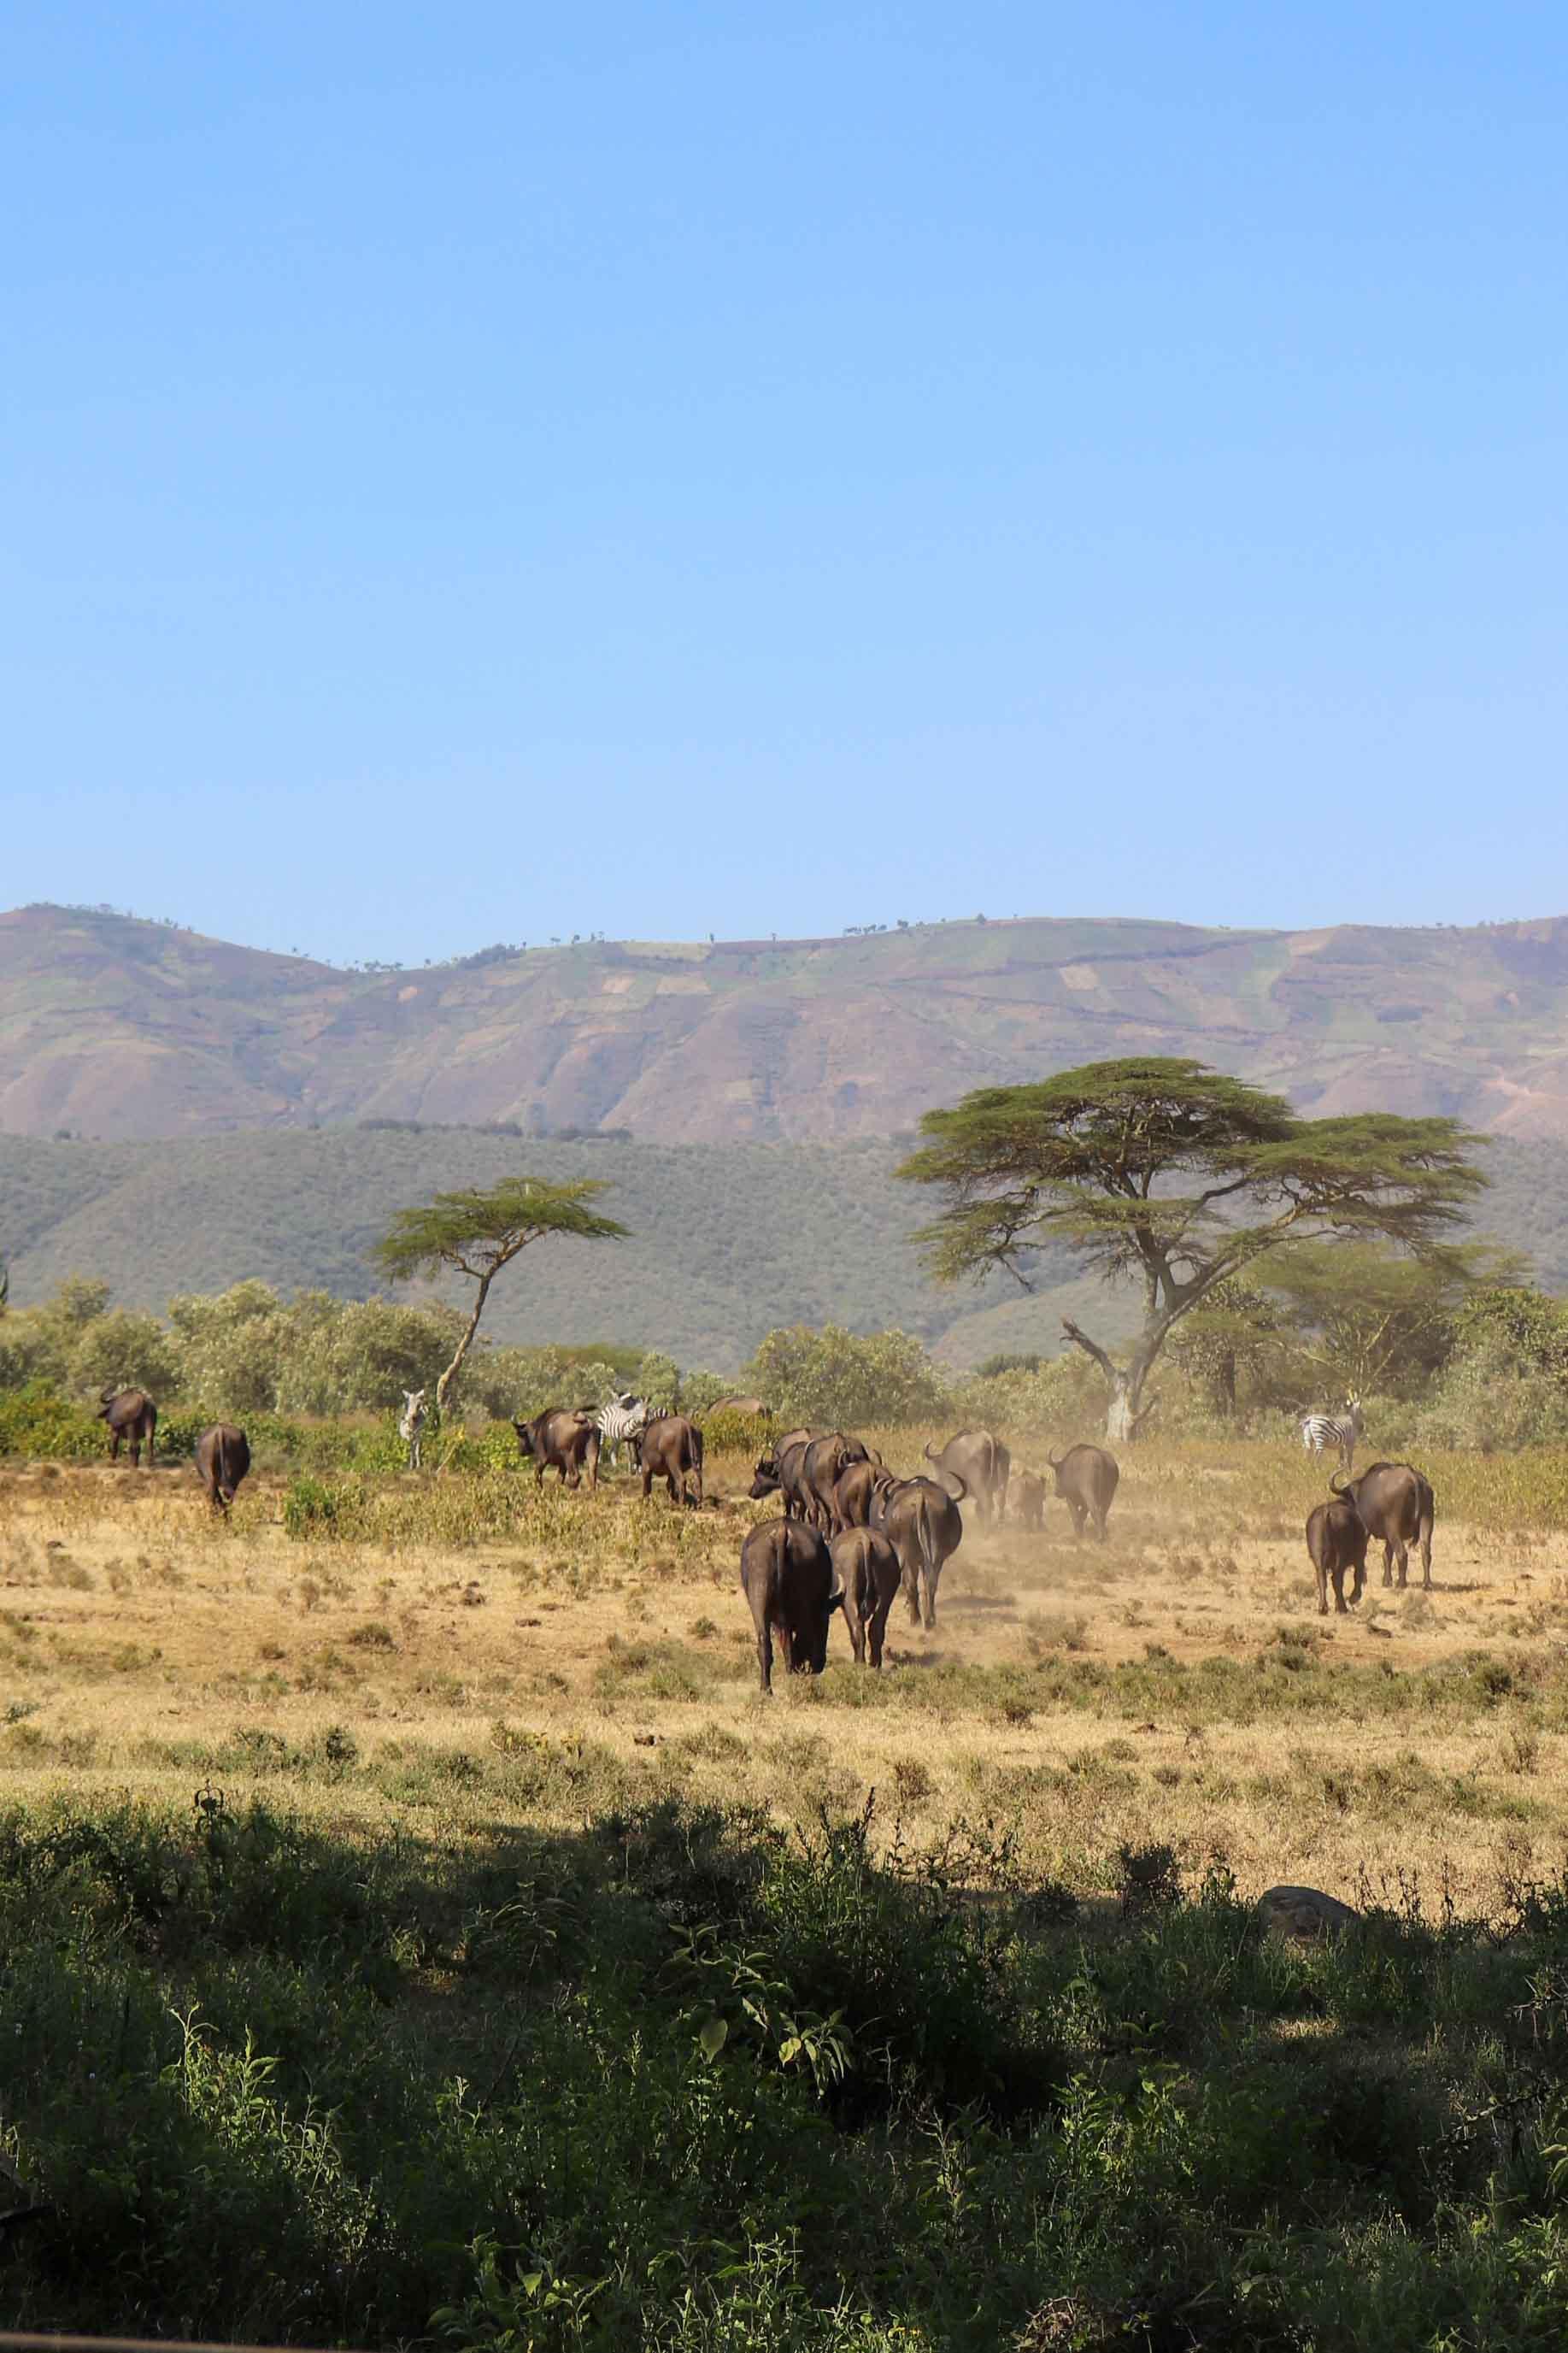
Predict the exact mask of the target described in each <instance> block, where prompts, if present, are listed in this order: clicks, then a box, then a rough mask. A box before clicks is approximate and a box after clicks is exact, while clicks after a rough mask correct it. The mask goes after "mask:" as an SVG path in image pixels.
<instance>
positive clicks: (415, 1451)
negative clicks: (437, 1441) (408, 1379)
mask: <svg viewBox="0 0 1568 2353" xmlns="http://www.w3.org/2000/svg"><path fill="white" fill-rule="evenodd" d="M425 1418H426V1417H425V1391H424V1390H423V1389H405V1390H404V1392H403V1411H402V1412H401V1413H400V1414H399V1415H398V1417H397V1435H398V1436H399V1438H401V1439H402V1440H403V1443H404V1444H405V1446H406V1447H407V1449H408V1468H409V1469H410V1470H411V1471H417V1470H418V1468H419V1441H420V1438H421V1435H422V1434H423V1431H424V1429H425Z"/></svg>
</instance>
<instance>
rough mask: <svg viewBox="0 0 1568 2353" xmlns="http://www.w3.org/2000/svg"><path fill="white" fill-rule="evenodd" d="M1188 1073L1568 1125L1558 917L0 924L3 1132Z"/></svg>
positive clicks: (826, 1135)
mask: <svg viewBox="0 0 1568 2353" xmlns="http://www.w3.org/2000/svg"><path fill="white" fill-rule="evenodd" d="M1133 1053H1160V1054H1190V1055H1193V1056H1194V1057H1195V1058H1196V1059H1198V1060H1202V1061H1205V1062H1209V1063H1212V1064H1214V1065H1215V1067H1217V1068H1220V1069H1224V1070H1227V1071H1232V1072H1233V1073H1234V1074H1235V1075H1237V1076H1238V1077H1243V1078H1247V1079H1250V1080H1252V1081H1253V1082H1255V1083H1258V1084H1261V1085H1265V1086H1268V1087H1270V1088H1272V1089H1274V1090H1275V1091H1276V1092H1280V1093H1283V1094H1286V1095H1288V1096H1289V1098H1290V1100H1291V1101H1292V1102H1293V1103H1295V1104H1296V1106H1297V1108H1298V1109H1300V1110H1301V1111H1303V1112H1308V1113H1323V1114H1327V1113H1337V1112H1352V1111H1359V1110H1366V1109H1383V1110H1394V1111H1403V1112H1408V1113H1430V1112H1441V1113H1450V1114H1452V1115H1454V1116H1456V1117H1458V1118H1460V1119H1462V1120H1464V1121H1465V1122H1466V1123H1467V1124H1470V1125H1473V1126H1475V1127H1476V1128H1478V1129H1479V1130H1481V1131H1482V1132H1487V1133H1495V1134H1505V1135H1514V1136H1521V1137H1525V1138H1562V1137H1563V1136H1565V1135H1568V917H1563V916H1547V917H1541V918H1536V919H1533V920H1531V921H1526V922H1521V923H1507V924H1493V925H1480V926H1473V927H1470V928H1468V929H1460V928H1458V927H1446V926H1425V927H1403V928H1401V927H1392V926H1390V927H1381V926H1373V925H1365V924H1349V925H1331V926H1326V927H1325V926H1319V927H1316V928H1312V929H1302V930H1294V931H1292V930H1281V929H1273V928H1258V929H1250V930H1244V931H1227V930H1220V929H1212V928H1205V927H1203V926H1198V925H1192V924H1181V923H1171V922H1164V921H1161V920H1159V919H1155V918H1121V917H1071V916H1021V917H1014V918H1005V919H994V920H992V921H989V922H987V921H986V920H984V918H975V919H973V920H972V921H966V922H960V923H927V924H909V925H904V926H899V927H897V928H895V929H892V930H883V929H875V930H872V929H868V930H866V931H852V932H850V933H848V934H843V935H838V936H826V935H819V936H811V937H803V938H799V939H784V940H774V939H768V940H759V939H750V940H739V941H710V942H708V943H699V942H679V941H669V942H658V941H604V940H597V939H594V940H578V941H575V942H566V943H563V944H551V945H549V946H540V945H538V944H535V945H533V946H519V947H516V948H509V947H506V946H503V945H498V946H496V947H492V948H488V949H481V950H479V951H478V952H477V953H476V954H475V955H471V956H467V957H460V958H458V959H456V960H454V961H453V962H451V963H448V964H445V965H422V966H410V967H390V968H389V967H384V966H377V967H374V968H371V969H366V970H357V969H353V968H350V969H346V970H345V969H342V968H340V967H338V966H336V965H330V964H327V963H325V962H323V961H321V960H320V959H316V958H310V957H306V956H293V955H288V956H284V955H277V954H276V953H274V952H272V951H269V950H266V949H255V948H247V947H244V946H241V945H238V944H235V943H233V942H228V941H223V940H216V939H210V938H208V937H206V936H205V935H204V934H198V933H195V932H192V931H189V930H184V929H182V928H180V927H177V926H174V925H169V924H163V923H150V922H148V921H146V920H145V919H143V918H139V917H135V916H129V915H122V914H119V913H114V912H113V911H112V910H106V909H94V908H74V907H56V906H47V905H37V906H32V907H27V908H18V909H15V910H13V911H11V912H10V913H5V914H0V1132H5V1133H9V1134H16V1135H32V1136H50V1135H53V1134H58V1132H59V1131H61V1130H68V1131H70V1132H73V1133H79V1134H89V1135H91V1136H94V1137H97V1138H100V1139H103V1140H105V1141H132V1140H139V1139H140V1140H146V1139H151V1138H154V1137H158V1136H187V1137H188V1136H197V1135H214V1134H225V1133H229V1132H234V1131H237V1130H246V1129H262V1130H268V1129H270V1130H289V1129H309V1128H311V1127H318V1126H319V1127H324V1128H335V1127H339V1126H344V1125H352V1124H363V1123H364V1122H365V1121H367V1120H373V1119H388V1118H392V1119H411V1120H416V1121H421V1122H424V1123H427V1124H450V1125H464V1126H469V1127H475V1126H482V1125H485V1124H493V1123H503V1124H507V1123H510V1124H517V1125H518V1126H520V1127H521V1128H522V1129H523V1130H524V1131H525V1132H526V1133H529V1134H547V1133H551V1132H558V1131H560V1130H562V1129H563V1128H578V1129H584V1130H595V1129H605V1128H612V1127H616V1128H626V1129H629V1130H630V1131H631V1132H632V1133H633V1134H636V1135H637V1136H638V1137H639V1138H641V1139H643V1140H645V1141H647V1142H650V1143H660V1144H678V1143H699V1144H713V1145H717V1144H731V1143H747V1142H792V1143H805V1142H822V1143H827V1142H847V1141H852V1140H855V1139H864V1138H870V1137H877V1136H887V1135H890V1134H900V1133H902V1132H905V1131H907V1130H909V1129H910V1128H912V1127H913V1126H914V1125H915V1124H916V1123H917V1121H918V1119H919V1116H920V1114H921V1112H922V1111H924V1110H926V1109H928V1108H929V1107H930V1106H931V1104H933V1103H944V1102H952V1101H953V1100H954V1099H955V1098H956V1097H957V1096H958V1095H959V1094H961V1093H963V1092H965V1091H966V1090H967V1089H969V1088H971V1087H975V1086H982V1085H993V1084H1007V1083H1014V1082H1017V1081H1020V1080H1023V1079H1027V1078H1033V1077H1039V1076H1041V1075H1044V1074H1046V1073H1047V1072H1048V1071H1052V1070H1057V1069H1061V1068H1063V1067H1066V1066H1068V1065H1070V1064H1071V1063H1073V1062H1078V1061H1086V1060H1098V1059H1100V1058H1102V1057H1107V1056H1112V1055H1121V1054H1133Z"/></svg>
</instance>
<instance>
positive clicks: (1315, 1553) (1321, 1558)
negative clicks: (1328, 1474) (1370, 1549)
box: [1307, 1501, 1367, 1618]
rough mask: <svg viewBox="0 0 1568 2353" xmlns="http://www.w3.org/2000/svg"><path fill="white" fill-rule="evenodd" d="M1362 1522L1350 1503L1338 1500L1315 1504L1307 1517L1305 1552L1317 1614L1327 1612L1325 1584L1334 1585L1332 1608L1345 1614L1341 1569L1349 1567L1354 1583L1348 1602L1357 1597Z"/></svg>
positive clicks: (1361, 1583) (1362, 1569)
mask: <svg viewBox="0 0 1568 2353" xmlns="http://www.w3.org/2000/svg"><path fill="white" fill-rule="evenodd" d="M1366 1546H1367V1533H1366V1522H1365V1521H1364V1520H1363V1518H1362V1516H1361V1514H1360V1513H1359V1512H1358V1511H1357V1510H1356V1507H1355V1505H1354V1504H1347V1503H1344V1502H1342V1501H1340V1502H1335V1503H1332V1504H1316V1505H1315V1506H1314V1507H1313V1509H1312V1511H1311V1513H1310V1514H1309V1516H1308V1520H1307V1553H1308V1557H1309V1558H1310V1561H1311V1564H1312V1567H1314V1568H1315V1569H1316V1570H1317V1573H1318V1615H1319V1617H1320V1618H1326V1617H1327V1616H1328V1614H1329V1584H1330V1581H1331V1580H1332V1583H1333V1588H1334V1608H1335V1609H1336V1610H1337V1611H1338V1612H1339V1614H1340V1616H1341V1617H1343V1616H1344V1614H1345V1571H1346V1569H1347V1568H1353V1569H1354V1571H1355V1585H1354V1588H1353V1589H1352V1594H1351V1599H1352V1602H1356V1601H1359V1600H1360V1599H1361V1597H1362V1593H1363V1588H1365V1585H1366Z"/></svg>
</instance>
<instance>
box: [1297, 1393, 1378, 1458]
mask: <svg viewBox="0 0 1568 2353" xmlns="http://www.w3.org/2000/svg"><path fill="white" fill-rule="evenodd" d="M1365 1428H1366V1423H1365V1422H1364V1420H1363V1419H1362V1410H1361V1399H1360V1398H1357V1397H1348V1398H1346V1399H1345V1410H1344V1412H1343V1413H1342V1414H1339V1415H1335V1414H1331V1413H1309V1414H1305V1415H1303V1417H1302V1420H1301V1443H1302V1445H1303V1446H1304V1447H1305V1448H1306V1450H1307V1452H1308V1453H1309V1454H1327V1453H1328V1452H1329V1451H1330V1450H1331V1448H1336V1447H1337V1448H1338V1450H1339V1456H1340V1461H1341V1463H1342V1466H1343V1468H1344V1471H1345V1473H1346V1475H1347V1477H1348V1476H1349V1473H1350V1468H1351V1465H1352V1462H1353V1461H1354V1460H1355V1449H1356V1440H1357V1439H1358V1438H1360V1437H1361V1435H1362V1433H1363V1430H1365Z"/></svg>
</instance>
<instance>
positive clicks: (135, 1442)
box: [98, 1389, 158, 1470]
mask: <svg viewBox="0 0 1568 2353" xmlns="http://www.w3.org/2000/svg"><path fill="white" fill-rule="evenodd" d="M98 1419H99V1420H100V1421H101V1422H106V1423H107V1424H108V1426H109V1459H110V1461H111V1462H118V1461H119V1460H120V1441H121V1439H123V1440H125V1443H126V1444H127V1446H129V1448H130V1449H131V1461H132V1468H134V1469H139V1468H140V1466H141V1461H142V1448H143V1446H145V1448H146V1449H147V1466H148V1468H149V1470H151V1468H152V1465H153V1431H154V1430H156V1429H157V1427H158V1409H157V1407H156V1406H155V1405H154V1404H153V1400H152V1398H150V1397H149V1396H148V1394H147V1392H146V1390H145V1389H105V1390H104V1392H103V1399H102V1402H101V1404H100V1407H99V1409H98Z"/></svg>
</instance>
